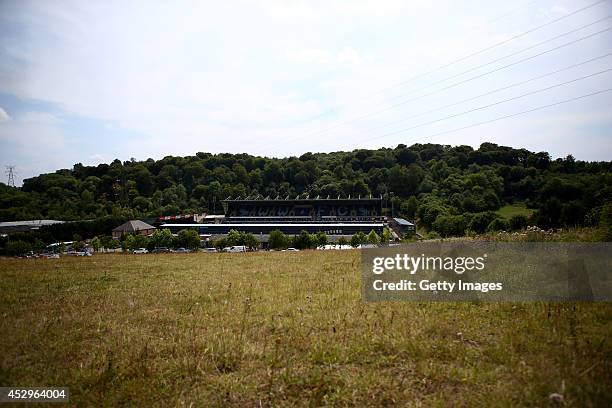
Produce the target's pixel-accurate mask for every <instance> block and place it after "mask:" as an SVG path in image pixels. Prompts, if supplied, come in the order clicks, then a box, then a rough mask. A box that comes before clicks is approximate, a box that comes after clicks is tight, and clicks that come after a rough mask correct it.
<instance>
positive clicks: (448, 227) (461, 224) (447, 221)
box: [432, 215, 467, 237]
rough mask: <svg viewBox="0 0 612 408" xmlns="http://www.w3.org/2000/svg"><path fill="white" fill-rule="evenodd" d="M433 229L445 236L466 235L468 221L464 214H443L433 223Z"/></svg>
mask: <svg viewBox="0 0 612 408" xmlns="http://www.w3.org/2000/svg"><path fill="white" fill-rule="evenodd" d="M432 227H433V229H434V230H435V231H437V232H438V233H440V235H442V236H443V237H450V236H462V235H465V230H466V228H467V222H466V220H465V217H464V216H463V215H442V216H440V217H438V218H437V219H436V221H435V222H434V223H433V226H432Z"/></svg>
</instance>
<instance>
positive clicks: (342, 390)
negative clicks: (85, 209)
mask: <svg viewBox="0 0 612 408" xmlns="http://www.w3.org/2000/svg"><path fill="white" fill-rule="evenodd" d="M359 264H360V258H359V252H358V251H339V252H336V251H325V252H321V251H317V252H314V251H304V252H299V253H287V252H283V253H249V254H184V255H179V254H161V255H143V256H133V255H119V254H116V255H115V254H108V255H96V256H94V257H91V258H62V259H59V260H34V259H32V260H30V259H22V260H19V259H0V291H1V292H0V293H1V295H0V313H1V315H2V319H1V323H0V333H1V335H0V349H1V350H2V355H1V360H0V361H1V366H0V385H4V386H7V385H12V386H43V385H45V386H68V387H70V389H71V394H72V396H71V402H72V403H74V404H76V405H78V406H100V405H106V406H122V405H123V406H128V405H129V406H132V405H135V406H191V405H192V403H193V406H240V407H244V406H320V405H338V406H393V405H401V406H415V407H416V406H508V407H510V406H547V405H548V404H549V401H548V396H549V394H550V393H553V392H560V393H562V394H563V395H564V397H565V403H566V405H567V406H580V407H588V406H610V403H611V401H612V391H611V390H610V384H612V375H611V370H610V361H611V357H612V347H611V345H610V335H611V334H612V306H611V305H610V304H474V303H453V304H433V303H427V304H418V303H376V304H366V303H363V302H362V301H361V300H360V279H359V276H360V275H359Z"/></svg>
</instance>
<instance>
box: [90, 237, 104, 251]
mask: <svg viewBox="0 0 612 408" xmlns="http://www.w3.org/2000/svg"><path fill="white" fill-rule="evenodd" d="M101 246H102V244H101V243H100V239H99V238H98V237H94V238H93V239H92V240H91V247H92V248H93V250H94V251H96V252H98V251H99V250H100V247H101Z"/></svg>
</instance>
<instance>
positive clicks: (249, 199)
mask: <svg viewBox="0 0 612 408" xmlns="http://www.w3.org/2000/svg"><path fill="white" fill-rule="evenodd" d="M381 200H382V197H372V196H367V197H361V196H357V197H351V196H350V195H349V196H347V197H342V196H337V197H330V196H326V197H320V196H316V197H310V196H306V197H300V196H296V197H293V198H292V197H291V196H286V197H281V196H276V197H270V196H268V197H264V196H262V195H253V196H246V197H241V196H238V197H236V198H232V197H231V196H230V197H227V198H226V199H225V200H221V202H254V201H257V202H262V201H264V202H287V201H300V202H317V201H331V202H334V201H335V202H339V201H376V202H380V201H381Z"/></svg>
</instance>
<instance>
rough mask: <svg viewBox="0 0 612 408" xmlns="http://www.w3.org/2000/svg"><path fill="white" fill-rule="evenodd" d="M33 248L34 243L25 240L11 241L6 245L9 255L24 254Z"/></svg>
mask: <svg viewBox="0 0 612 408" xmlns="http://www.w3.org/2000/svg"><path fill="white" fill-rule="evenodd" d="M31 250H32V245H31V244H30V243H28V242H25V241H11V242H9V243H8V244H7V245H6V254H7V255H12V256H16V255H24V254H26V253H28V252H30V251H31Z"/></svg>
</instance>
